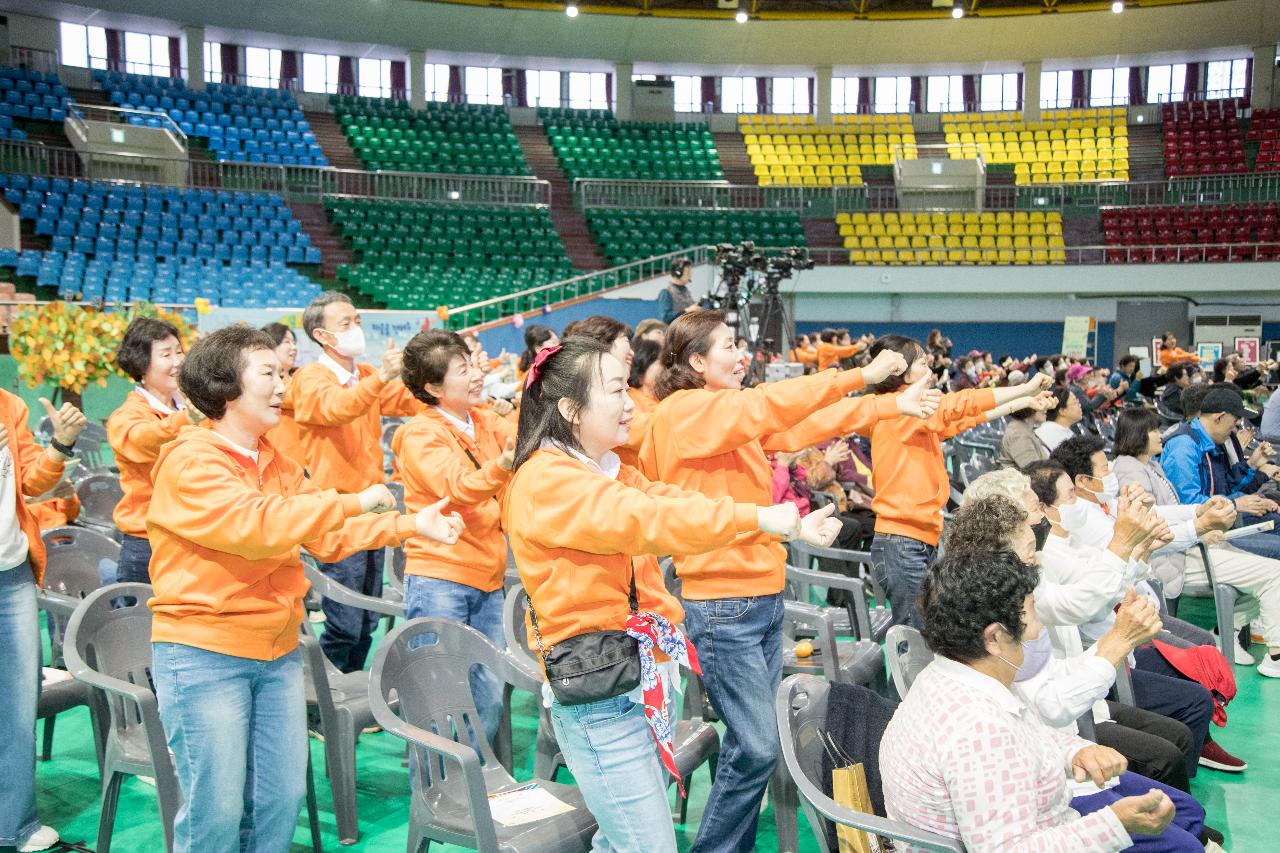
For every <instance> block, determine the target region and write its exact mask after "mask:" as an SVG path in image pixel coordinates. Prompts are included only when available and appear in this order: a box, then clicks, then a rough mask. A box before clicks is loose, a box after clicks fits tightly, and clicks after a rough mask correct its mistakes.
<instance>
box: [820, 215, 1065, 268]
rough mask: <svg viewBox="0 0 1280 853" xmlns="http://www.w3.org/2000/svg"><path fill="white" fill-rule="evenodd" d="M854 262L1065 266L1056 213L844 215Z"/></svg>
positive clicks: (843, 232)
mask: <svg viewBox="0 0 1280 853" xmlns="http://www.w3.org/2000/svg"><path fill="white" fill-rule="evenodd" d="M836 225H837V226H838V227H839V229H840V236H841V237H842V238H843V239H844V246H845V248H846V249H849V250H850V251H849V262H850V263H852V264H924V265H948V264H1061V263H1065V262H1066V250H1065V244H1064V243H1063V239H1062V214H1061V213H1058V212H1057V211H1054V212H1051V213H1045V212H1041V211H1033V212H1029V213H1028V212H1025V211H1016V212H1013V211H998V212H997V211H982V212H975V211H969V212H960V211H949V212H942V211H934V212H921V213H910V212H901V213H894V212H890V213H840V214H838V215H837V216H836Z"/></svg>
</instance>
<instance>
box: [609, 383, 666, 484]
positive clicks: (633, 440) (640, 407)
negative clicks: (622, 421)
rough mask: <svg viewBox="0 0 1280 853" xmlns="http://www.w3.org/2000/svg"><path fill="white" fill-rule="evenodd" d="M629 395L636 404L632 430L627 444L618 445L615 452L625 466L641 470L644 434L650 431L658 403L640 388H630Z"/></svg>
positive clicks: (632, 414)
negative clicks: (641, 450)
mask: <svg viewBox="0 0 1280 853" xmlns="http://www.w3.org/2000/svg"><path fill="white" fill-rule="evenodd" d="M627 394H628V395H630V397H631V399H632V400H634V401H635V404H636V407H635V410H634V411H633V412H632V413H631V430H630V431H629V432H628V433H627V443H626V444H620V445H618V446H617V447H615V448H614V449H613V452H614V453H616V454H618V458H619V459H621V460H622V464H623V465H630V466H631V467H632V468H639V467H640V446H641V445H642V444H644V434H645V433H646V432H648V431H649V418H650V417H652V415H653V410H654V409H656V408H658V401H657V400H655V399H653V398H652V397H650V396H649V395H648V394H646V393H645V392H644V391H643V390H641V389H640V388H628V389H627Z"/></svg>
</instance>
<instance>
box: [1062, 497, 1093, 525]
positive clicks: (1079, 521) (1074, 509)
mask: <svg viewBox="0 0 1280 853" xmlns="http://www.w3.org/2000/svg"><path fill="white" fill-rule="evenodd" d="M1058 519H1059V520H1058V524H1059V525H1060V526H1061V527H1062V529H1063V530H1065V531H1067V532H1068V533H1074V532H1075V531H1077V530H1080V529H1081V528H1083V527H1084V526H1085V525H1086V524H1088V523H1089V508H1088V507H1087V506H1085V501H1082V500H1077V501H1076V502H1075V503H1070V504H1061V505H1059V506H1058Z"/></svg>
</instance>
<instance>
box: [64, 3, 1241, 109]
mask: <svg viewBox="0 0 1280 853" xmlns="http://www.w3.org/2000/svg"><path fill="white" fill-rule="evenodd" d="M61 26H62V62H63V64H64V65H73V66H76V67H80V68H106V67H107V37H106V31H105V30H104V29H103V28H102V27H94V26H83V25H80V24H68V23H63V24H62V25H61ZM221 48H222V46H221V45H220V44H218V43H216V42H206V43H205V45H204V69H205V71H204V73H205V80H206V81H209V82H215V81H219V80H221V79H222V49H221ZM123 49H124V66H125V67H124V70H125V71H128V72H131V73H135V74H153V75H156V76H159V77H168V76H169V75H170V74H171V73H172V71H173V67H172V64H171V62H170V52H169V39H168V38H167V37H166V36H157V35H150V34H147V33H135V32H126V33H124V44H123ZM280 59H281V52H280V51H279V50H276V49H273V48H264V47H246V48H245V49H244V73H243V75H242V76H243V78H244V82H246V83H248V84H249V85H252V86H268V87H275V86H278V85H279V84H280ZM339 62H340V60H339V57H337V56H330V55H326V54H317V53H304V54H302V55H301V68H300V69H299V70H300V72H301V74H300V76H301V80H300V82H301V85H302V90H303V91H304V92H314V93H317V94H332V93H334V92H337V91H338V89H339V84H340V80H339ZM354 72H355V81H356V91H357V92H358V93H359V94H361V95H365V96H369V97H383V98H385V97H390V96H391V94H392V92H391V60H389V59H368V58H362V59H359V60H357V61H356V67H355V68H354ZM1247 72H1248V62H1247V60H1244V59H1229V60H1221V61H1215V62H1209V63H1207V65H1206V75H1205V77H1206V79H1205V86H1204V90H1205V92H1206V94H1207V95H1208V96H1209V97H1211V98H1225V97H1234V98H1238V97H1242V96H1243V95H1244V91H1245V86H1246V85H1247V80H1246V74H1247ZM523 73H524V75H525V88H526V92H527V95H528V101H529V104H530V105H532V106H539V107H560V106H569V107H574V108H578V109H608V108H609V107H610V106H611V104H610V100H611V99H610V97H609V92H608V82H607V75H606V74H605V73H604V72H586V71H582V72H579V71H571V72H568V73H561V72H559V71H540V70H533V71H525V72H523ZM1130 73H1131V70H1130V69H1129V68H1097V69H1094V70H1092V71H1091V72H1089V76H1088V81H1087V92H1086V95H1085V98H1086V101H1087V104H1088V106H1091V107H1109V106H1120V105H1124V104H1127V103H1129V87H1130V80H1129V78H1130ZM1073 77H1074V72H1072V71H1045V72H1043V73H1042V74H1041V76H1040V106H1041V107H1042V108H1044V109H1060V108H1065V107H1070V106H1073V103H1072V102H1073V97H1072V96H1073V90H1074V84H1073ZM1186 78H1187V66H1186V64H1185V63H1179V64H1177V65H1154V66H1151V67H1150V68H1148V69H1147V78H1146V91H1145V100H1146V101H1147V102H1148V103H1163V102H1165V101H1178V100H1181V99H1182V97H1183V94H1184V92H1185V90H1186ZM632 79H633V80H653V79H655V77H654V75H652V74H647V75H635V76H633V78H632ZM671 80H672V83H673V84H674V94H675V108H676V111H677V112H702V111H703V110H704V109H705V107H706V104H705V103H703V98H702V94H703V92H702V78H701V77H696V76H674V77H672V78H671ZM766 80H767V87H766V88H767V94H768V104H767V106H768V108H769V109H770V111H772V112H774V113H794V114H802V115H803V114H808V113H809V112H810V111H811V109H812V102H811V97H810V78H808V77H770V78H766ZM911 80H912V78H910V77H876V78H874V82H873V85H872V98H871V99H870V100H871V107H872V109H873V110H874V111H875V112H877V113H903V112H910V111H911V110H912V109H913V108H914V105H913V104H912V91H911V88H912V87H911ZM462 83H463V86H462V88H463V96H464V97H465V98H466V100H467V101H468V102H469V103H473V104H501V103H502V102H503V95H502V69H499V68H477V67H471V66H468V67H467V68H465V69H464V70H463V81H462ZM719 84H720V110H721V112H726V113H756V112H760V111H761V108H762V107H764V106H765V105H764V104H761V103H760V89H759V85H758V82H757V78H755V77H721V78H719ZM861 84H862V80H861V79H860V78H857V77H836V78H833V79H832V81H831V111H832V112H833V113H851V112H856V111H857V109H858V96H859V94H860V92H859V88H860V86H861ZM424 90H425V92H426V96H427V100H433V101H445V100H448V98H449V66H447V65H442V64H439V63H428V64H427V66H426V81H425V86H424ZM923 91H924V101H925V103H924V108H925V110H926V111H927V112H931V113H942V112H959V111H963V110H967V109H971V108H972V106H973V105H971V104H970V103H969V102H968V100H967V99H966V98H965V92H964V77H963V75H960V74H950V75H936V76H929V77H927V78H925V80H924V87H923ZM975 95H976V97H977V104H976V107H977V108H978V109H980V110H983V111H1004V110H1016V109H1018V105H1019V102H1020V99H1021V98H1020V96H1021V92H1020V85H1019V75H1017V74H1012V73H1011V74H982V75H980V76H979V77H978V78H977V81H976V92H975Z"/></svg>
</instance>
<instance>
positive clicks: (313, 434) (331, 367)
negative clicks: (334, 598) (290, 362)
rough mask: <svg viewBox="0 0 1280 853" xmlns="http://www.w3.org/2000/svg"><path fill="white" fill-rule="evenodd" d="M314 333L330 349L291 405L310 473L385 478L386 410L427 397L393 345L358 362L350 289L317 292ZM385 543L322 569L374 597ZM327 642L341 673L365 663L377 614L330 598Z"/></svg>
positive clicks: (333, 481)
mask: <svg viewBox="0 0 1280 853" xmlns="http://www.w3.org/2000/svg"><path fill="white" fill-rule="evenodd" d="M302 328H303V330H304V331H306V333H307V337H309V338H311V340H313V341H315V342H316V344H318V345H319V346H320V348H321V349H323V350H324V354H323V355H321V356H320V358H319V359H318V360H317V361H316V362H315V363H313V364H308V365H307V366H306V367H303V368H302V369H301V370H299V371H298V372H297V373H295V374H294V376H293V380H292V381H291V382H290V383H289V390H288V392H287V394H286V396H285V401H284V406H285V408H286V409H292V410H293V416H294V420H295V421H297V424H298V427H299V431H300V433H301V439H302V448H303V452H304V453H305V455H306V459H307V474H308V475H309V476H310V478H311V479H312V480H313V481H315V483H316V484H317V485H319V486H320V488H322V489H335V490H337V491H338V492H341V493H344V494H354V493H357V492H359V491H360V490H361V489H365V488H368V487H369V486H371V485H373V484H375V483H381V482H383V481H384V480H385V479H386V475H385V474H384V472H383V461H382V420H381V419H382V417H383V416H388V417H408V416H412V415H414V414H417V413H418V412H419V411H421V409H422V408H423V404H422V403H419V402H418V401H417V400H415V399H413V396H412V395H411V394H409V392H408V390H407V389H406V388H405V387H404V383H403V382H401V381H400V380H399V376H400V359H401V355H400V350H399V349H398V348H397V347H396V346H395V344H394V342H392V343H389V344H388V345H387V351H386V352H385V353H384V354H383V356H382V366H381V368H378V369H375V368H374V367H372V366H371V365H368V364H358V363H357V362H356V359H357V358H360V357H362V356H363V355H364V351H365V339H364V329H363V328H362V327H361V325H360V314H359V312H357V311H356V309H355V306H354V305H352V304H351V300H350V299H349V298H348V297H347V296H346V294H344V293H338V292H336V291H327V292H325V293H322V294H320V295H319V296H317V297H316V298H315V299H314V300H313V301H312V302H311V304H310V305H309V306H307V309H306V311H305V312H303V315H302ZM385 553H386V549H384V548H376V549H374V550H372V551H360V552H357V553H356V554H353V555H351V556H350V557H348V558H346V559H345V560H342V561H340V562H337V563H321V564H320V568H321V570H322V571H323V572H324V573H325V574H326V575H329V576H330V577H332V578H333V579H335V580H337V581H338V582H339V583H341V584H342V585H343V586H346V587H348V588H349V589H353V590H355V591H356V592H360V593H363V594H364V595H371V596H373V597H375V598H377V597H379V596H381V595H382V567H383V557H384V555H385ZM324 614H325V629H324V634H323V636H321V638H320V645H321V647H323V648H324V651H325V654H327V655H328V656H329V659H330V660H331V661H333V663H334V665H335V666H336V667H338V669H339V670H341V671H342V672H354V671H356V670H358V669H363V668H364V662H365V658H366V656H367V655H368V653H369V647H370V645H371V643H372V638H373V629H374V628H375V627H376V626H377V617H376V614H372V613H368V612H366V611H364V610H361V609H359V608H356V607H349V606H347V605H344V604H335V603H333V602H331V601H329V600H327V599H326V600H325V602H324Z"/></svg>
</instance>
